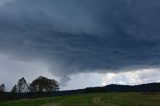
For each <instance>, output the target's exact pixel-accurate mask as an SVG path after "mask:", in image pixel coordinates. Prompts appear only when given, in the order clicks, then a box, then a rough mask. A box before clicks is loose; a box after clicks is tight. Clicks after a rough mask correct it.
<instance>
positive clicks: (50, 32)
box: [0, 0, 160, 77]
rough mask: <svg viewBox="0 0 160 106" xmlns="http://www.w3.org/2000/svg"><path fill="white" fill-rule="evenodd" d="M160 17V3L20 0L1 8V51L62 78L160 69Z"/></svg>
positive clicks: (143, 0)
mask: <svg viewBox="0 0 160 106" xmlns="http://www.w3.org/2000/svg"><path fill="white" fill-rule="evenodd" d="M159 13H160V1H159V0H155V1H151V0H112V1H110V0H100V1H99V0H81V1H79V0H67V1H66V0H14V1H12V2H7V3H6V4H4V5H3V6H2V7H0V53H2V54H7V55H11V56H12V57H14V58H16V59H17V58H18V59H22V60H24V61H44V62H46V63H47V64H49V65H50V71H51V72H53V73H54V74H56V75H58V76H61V77H64V76H67V75H70V74H74V73H86V72H98V73H102V72H120V71H123V70H126V69H135V68H137V69H139V68H150V67H159V64H160V36H159V34H160V30H159V28H160V21H159V19H160V15H159ZM53 69H56V70H57V71H55V70H54V71H52V70H53ZM97 70H98V71H97Z"/></svg>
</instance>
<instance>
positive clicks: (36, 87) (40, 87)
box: [30, 76, 59, 92]
mask: <svg viewBox="0 0 160 106" xmlns="http://www.w3.org/2000/svg"><path fill="white" fill-rule="evenodd" d="M57 90H59V85H58V82H57V81H56V80H54V79H48V78H45V77H42V76H40V77H38V78H37V79H35V80H34V81H33V82H32V83H31V84H30V91H31V92H51V91H57Z"/></svg>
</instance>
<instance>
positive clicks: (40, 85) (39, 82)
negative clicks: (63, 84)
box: [0, 76, 59, 93]
mask: <svg viewBox="0 0 160 106" xmlns="http://www.w3.org/2000/svg"><path fill="white" fill-rule="evenodd" d="M58 90H59V85H58V82H57V81H56V80H54V79H48V78H45V77H42V76H40V77H38V78H37V79H35V80H34V81H32V83H31V84H28V83H27V81H26V80H25V78H21V79H19V81H18V83H17V84H16V85H14V86H13V88H12V90H11V92H12V93H27V92H52V91H58ZM5 91H6V89H5V85H4V84H2V85H0V92H1V93H2V92H5Z"/></svg>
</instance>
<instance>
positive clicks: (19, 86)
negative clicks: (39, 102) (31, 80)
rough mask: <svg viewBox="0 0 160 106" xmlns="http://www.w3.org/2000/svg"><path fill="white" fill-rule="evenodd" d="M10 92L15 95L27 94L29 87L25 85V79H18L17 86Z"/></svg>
mask: <svg viewBox="0 0 160 106" xmlns="http://www.w3.org/2000/svg"><path fill="white" fill-rule="evenodd" d="M12 90H13V91H14V92H17V93H25V92H29V85H28V84H27V82H26V80H25V78H21V79H19V81H18V84H17V85H15V86H14V87H13V89H12Z"/></svg>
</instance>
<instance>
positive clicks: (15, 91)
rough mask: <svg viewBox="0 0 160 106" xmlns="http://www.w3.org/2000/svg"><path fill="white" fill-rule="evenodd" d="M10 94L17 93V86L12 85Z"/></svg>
mask: <svg viewBox="0 0 160 106" xmlns="http://www.w3.org/2000/svg"><path fill="white" fill-rule="evenodd" d="M11 92H12V93H18V87H17V85H14V86H13V88H12V90H11Z"/></svg>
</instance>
